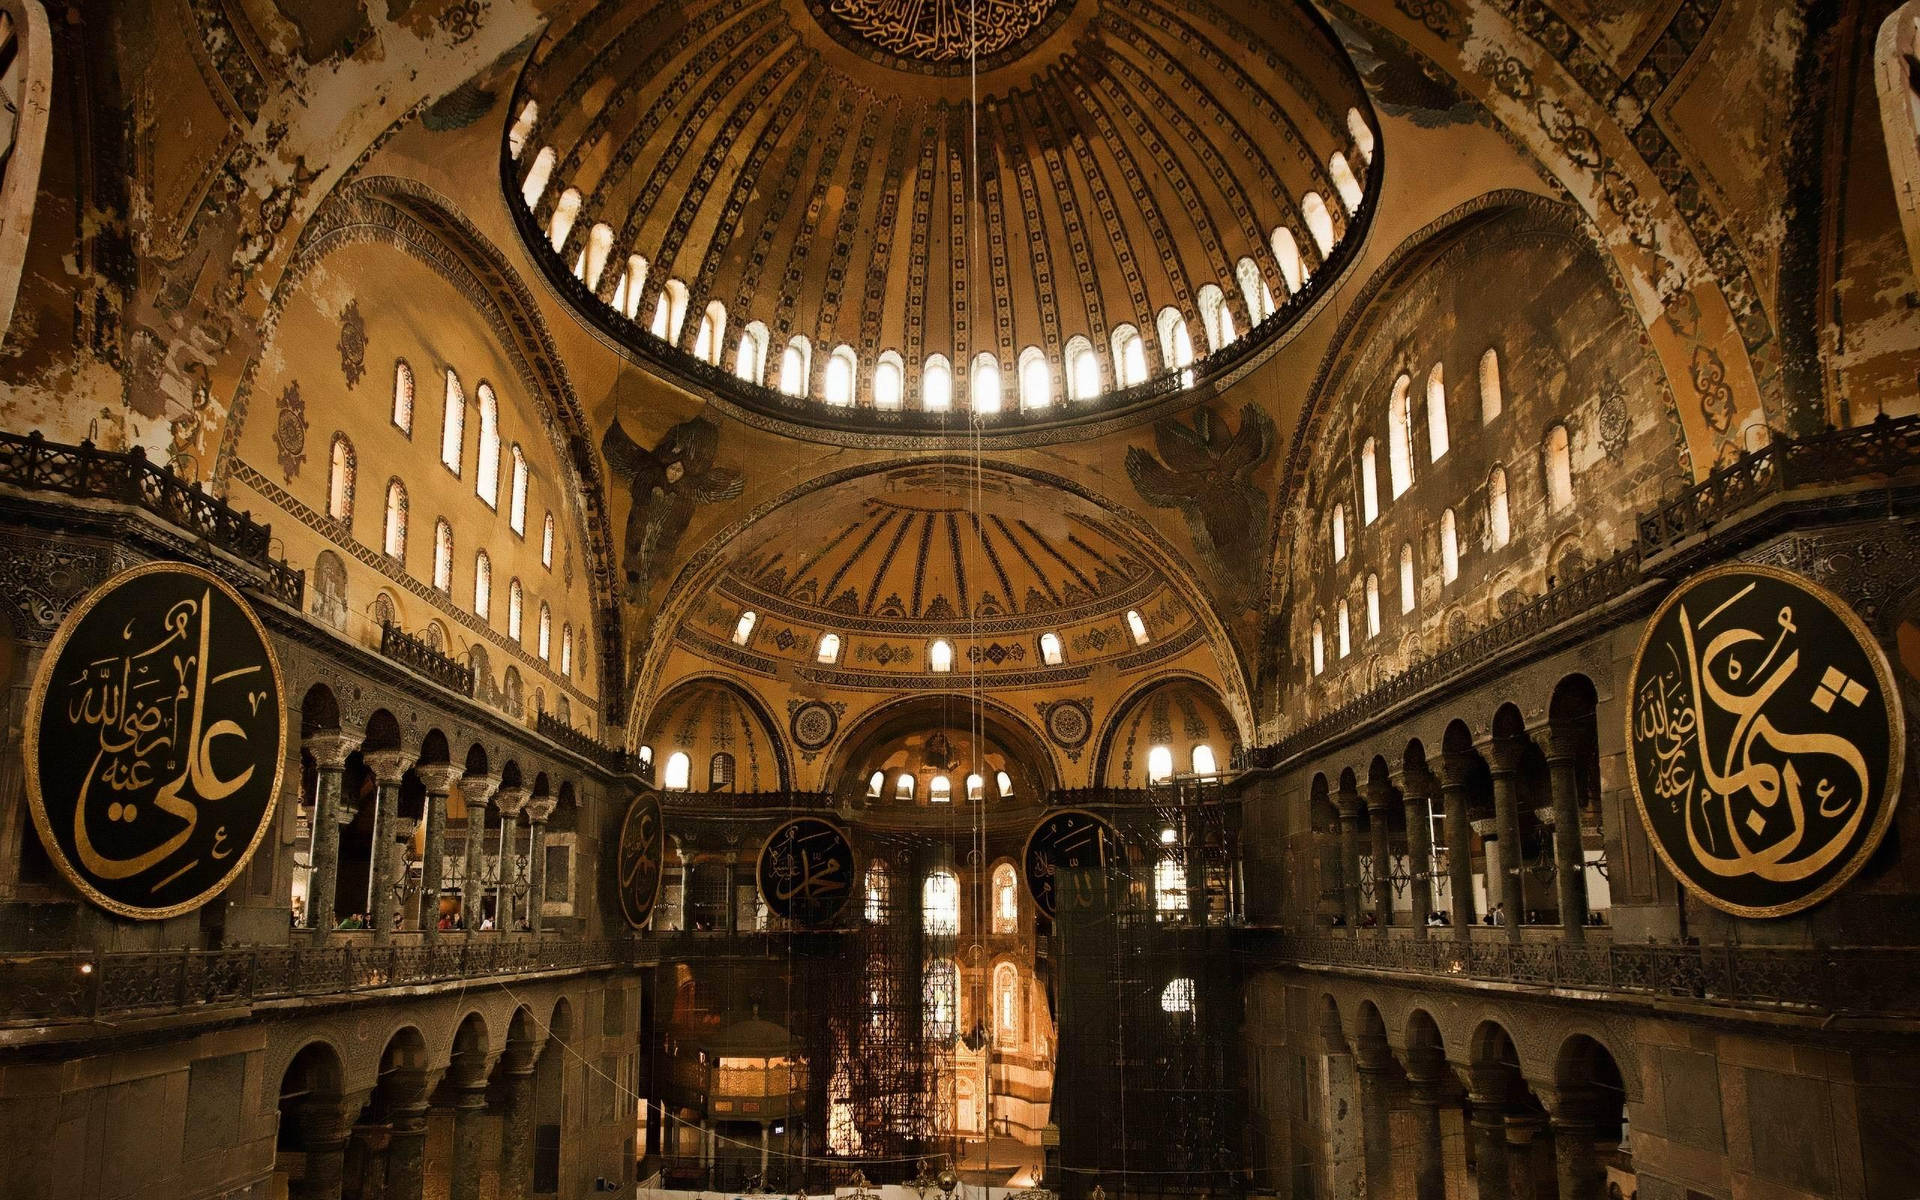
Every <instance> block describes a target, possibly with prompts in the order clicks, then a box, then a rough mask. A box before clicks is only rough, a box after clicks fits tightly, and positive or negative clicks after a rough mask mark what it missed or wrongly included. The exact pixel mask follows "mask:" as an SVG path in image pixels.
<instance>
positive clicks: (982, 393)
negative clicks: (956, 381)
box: [970, 354, 1000, 413]
mask: <svg viewBox="0 0 1920 1200" xmlns="http://www.w3.org/2000/svg"><path fill="white" fill-rule="evenodd" d="M971 388H972V391H971V392H970V395H971V396H972V401H971V404H972V408H973V411H974V412H977V413H997V412H999V411H1000V363H999V360H997V359H995V358H994V357H993V355H991V354H981V355H979V356H978V357H976V358H975V359H974V360H973V382H972V384H971Z"/></svg>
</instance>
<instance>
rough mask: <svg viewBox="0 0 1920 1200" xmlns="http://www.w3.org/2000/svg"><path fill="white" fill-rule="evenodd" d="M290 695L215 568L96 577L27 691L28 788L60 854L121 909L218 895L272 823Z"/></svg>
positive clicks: (160, 566) (173, 911) (165, 912)
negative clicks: (96, 581)
mask: <svg viewBox="0 0 1920 1200" xmlns="http://www.w3.org/2000/svg"><path fill="white" fill-rule="evenodd" d="M284 695H285V690H284V685H283V684H282V682H281V678H280V664H279V662H278V660H276V659H275V658H274V655H273V647H272V645H271V644H270V643H269V642H268V640H267V631H266V630H265V629H264V628H263V627H262V626H261V624H260V620H259V618H258V617H256V616H255V615H254V613H253V608H252V606H251V605H249V604H248V603H247V601H246V600H245V599H244V598H243V597H242V596H241V595H240V593H239V592H237V591H235V590H234V589H233V588H231V587H229V586H228V585H227V584H226V583H224V582H222V581H221V580H220V579H218V578H216V577H215V576H213V575H211V574H209V573H208V572H206V571H203V570H201V569H199V568H198V567H189V566H185V565H182V564H178V563H148V564H147V565H145V566H140V567H135V568H133V569H132V570H130V571H123V572H122V573H120V574H119V575H116V576H114V577H113V578H112V579H110V580H108V581H107V582H106V583H104V584H102V585H101V586H100V587H99V588H97V589H95V590H94V592H93V593H92V594H91V595H89V596H88V597H87V598H86V599H85V600H84V601H83V602H81V604H80V605H79V606H78V607H76V608H75V609H74V610H73V611H72V612H71V613H69V614H68V615H67V619H66V620H65V621H63V622H61V624H60V628H59V630H58V631H57V632H56V633H55V634H54V638H53V643H52V644H51V645H49V646H48V647H47V652H46V656H45V657H44V658H42V659H41V660H40V670H39V673H38V674H37V675H36V676H35V678H34V682H33V692H32V695H31V696H30V698H29V700H28V705H27V731H26V733H27V736H26V752H27V802H28V806H29V808H30V810H31V811H32V813H33V823H34V827H35V828H36V829H38V830H39V832H40V840H41V842H42V843H43V844H44V845H45V846H46V848H47V854H48V856H49V857H51V858H52V859H53V861H54V865H56V866H57V867H59V868H60V872H61V874H63V875H65V876H66V877H67V880H68V881H69V882H70V883H72V884H73V886H74V887H75V888H77V889H79V891H80V892H81V894H82V895H84V896H86V897H87V899H89V900H91V901H93V902H94V903H95V904H97V905H99V906H100V907H101V908H104V909H106V910H108V911H109V912H113V913H118V914H119V915H121V916H123V917H136V918H141V919H146V920H154V919H158V918H161V917H171V916H176V915H178V914H180V913H183V912H188V911H190V910H192V909H195V908H198V907H199V906H200V905H202V904H205V903H206V902H207V901H208V900H210V899H212V898H213V897H214V896H216V895H218V894H219V893H220V892H221V890H223V889H224V888H225V887H226V886H227V885H228V884H230V883H232V882H233V880H234V878H235V877H236V876H237V875H239V874H240V872H241V871H242V870H243V869H244V868H245V867H246V865H247V862H248V860H249V859H251V858H252V857H253V852H254V850H255V849H256V848H257V847H258V846H259V844H260V841H261V839H262V838H263V837H265V836H266V833H267V830H268V829H269V828H270V827H271V826H272V824H273V805H274V800H275V798H276V797H277V796H278V795H279V794H280V773H281V769H282V767H283V765H284V763H285V761H286V740H287V728H286V704H285V699H284Z"/></svg>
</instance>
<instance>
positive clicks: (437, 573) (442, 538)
mask: <svg viewBox="0 0 1920 1200" xmlns="http://www.w3.org/2000/svg"><path fill="white" fill-rule="evenodd" d="M433 586H434V587H436V588H439V589H440V590H441V591H443V592H452V591H453V526H451V525H449V524H447V520H446V518H445V517H442V518H440V520H438V521H436V522H435V523H434V526H433Z"/></svg>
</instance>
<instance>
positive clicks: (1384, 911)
mask: <svg viewBox="0 0 1920 1200" xmlns="http://www.w3.org/2000/svg"><path fill="white" fill-rule="evenodd" d="M1392 811H1393V785H1392V784H1390V783H1388V782H1386V781H1385V780H1381V781H1380V782H1379V783H1374V782H1372V781H1369V782H1368V783H1367V821H1368V822H1369V823H1370V825H1371V828H1372V833H1373V919H1374V920H1375V921H1376V922H1378V924H1379V926H1380V928H1382V929H1385V928H1386V927H1387V926H1389V925H1391V924H1393V842H1392V840H1391V838H1392V832H1391V829H1390V822H1389V820H1388V814H1390V813H1391V812H1392Z"/></svg>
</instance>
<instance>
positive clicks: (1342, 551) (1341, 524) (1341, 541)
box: [1333, 504, 1347, 562]
mask: <svg viewBox="0 0 1920 1200" xmlns="http://www.w3.org/2000/svg"><path fill="white" fill-rule="evenodd" d="M1346 560H1347V506H1346V505H1344V504H1336V505H1334V506H1333V561H1334V562H1345V561H1346Z"/></svg>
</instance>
